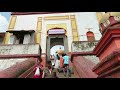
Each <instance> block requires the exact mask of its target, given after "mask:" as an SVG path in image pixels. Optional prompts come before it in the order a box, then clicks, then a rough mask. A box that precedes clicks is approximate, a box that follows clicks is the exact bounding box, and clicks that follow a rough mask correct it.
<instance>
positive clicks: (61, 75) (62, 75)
mask: <svg viewBox="0 0 120 90" xmlns="http://www.w3.org/2000/svg"><path fill="white" fill-rule="evenodd" d="M58 77H59V78H75V76H74V74H71V77H65V76H64V74H63V73H59V74H58Z"/></svg>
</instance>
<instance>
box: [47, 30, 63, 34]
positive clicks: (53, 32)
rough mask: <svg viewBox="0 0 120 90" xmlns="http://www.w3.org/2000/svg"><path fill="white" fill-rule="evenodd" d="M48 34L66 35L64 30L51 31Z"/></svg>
mask: <svg viewBox="0 0 120 90" xmlns="http://www.w3.org/2000/svg"><path fill="white" fill-rule="evenodd" d="M48 34H65V30H64V29H51V30H49V31H48Z"/></svg>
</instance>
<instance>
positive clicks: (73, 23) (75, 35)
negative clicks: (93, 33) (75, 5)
mask: <svg viewBox="0 0 120 90" xmlns="http://www.w3.org/2000/svg"><path fill="white" fill-rule="evenodd" d="M70 19H71V27H72V34H73V41H79V36H78V35H79V34H78V31H77V23H76V18H75V15H71V16H70Z"/></svg>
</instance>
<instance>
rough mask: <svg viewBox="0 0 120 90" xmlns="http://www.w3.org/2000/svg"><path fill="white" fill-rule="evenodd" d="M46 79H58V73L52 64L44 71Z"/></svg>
mask: <svg viewBox="0 0 120 90" xmlns="http://www.w3.org/2000/svg"><path fill="white" fill-rule="evenodd" d="M43 74H44V78H58V71H57V69H55V68H54V67H53V66H52V64H50V63H49V64H48V65H47V67H46V68H45V69H44V71H43Z"/></svg>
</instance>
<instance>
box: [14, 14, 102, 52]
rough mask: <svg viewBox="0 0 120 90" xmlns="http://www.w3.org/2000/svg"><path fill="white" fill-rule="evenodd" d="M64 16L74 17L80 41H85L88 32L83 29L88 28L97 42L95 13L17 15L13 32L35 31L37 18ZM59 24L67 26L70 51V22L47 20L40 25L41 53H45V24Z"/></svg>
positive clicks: (98, 34)
mask: <svg viewBox="0 0 120 90" xmlns="http://www.w3.org/2000/svg"><path fill="white" fill-rule="evenodd" d="M64 15H76V19H77V26H78V33H79V36H80V40H81V41H87V36H86V33H87V31H88V30H87V29H85V28H88V27H90V28H93V29H91V31H93V33H94V34H95V39H96V40H99V39H100V38H101V34H100V32H99V27H98V22H97V18H96V13H95V12H86V13H83V12H77V13H76V12H75V13H74V12H72V13H58V14H33V15H18V16H17V20H16V24H15V28H14V30H36V28H37V20H38V17H45V16H64ZM59 23H66V24H67V33H68V45H69V51H71V43H72V40H73V39H72V38H73V37H72V29H71V22H70V20H59V21H54V20H49V21H43V23H42V33H44V34H42V41H41V47H42V53H45V52H46V35H45V34H46V25H47V24H59Z"/></svg>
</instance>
